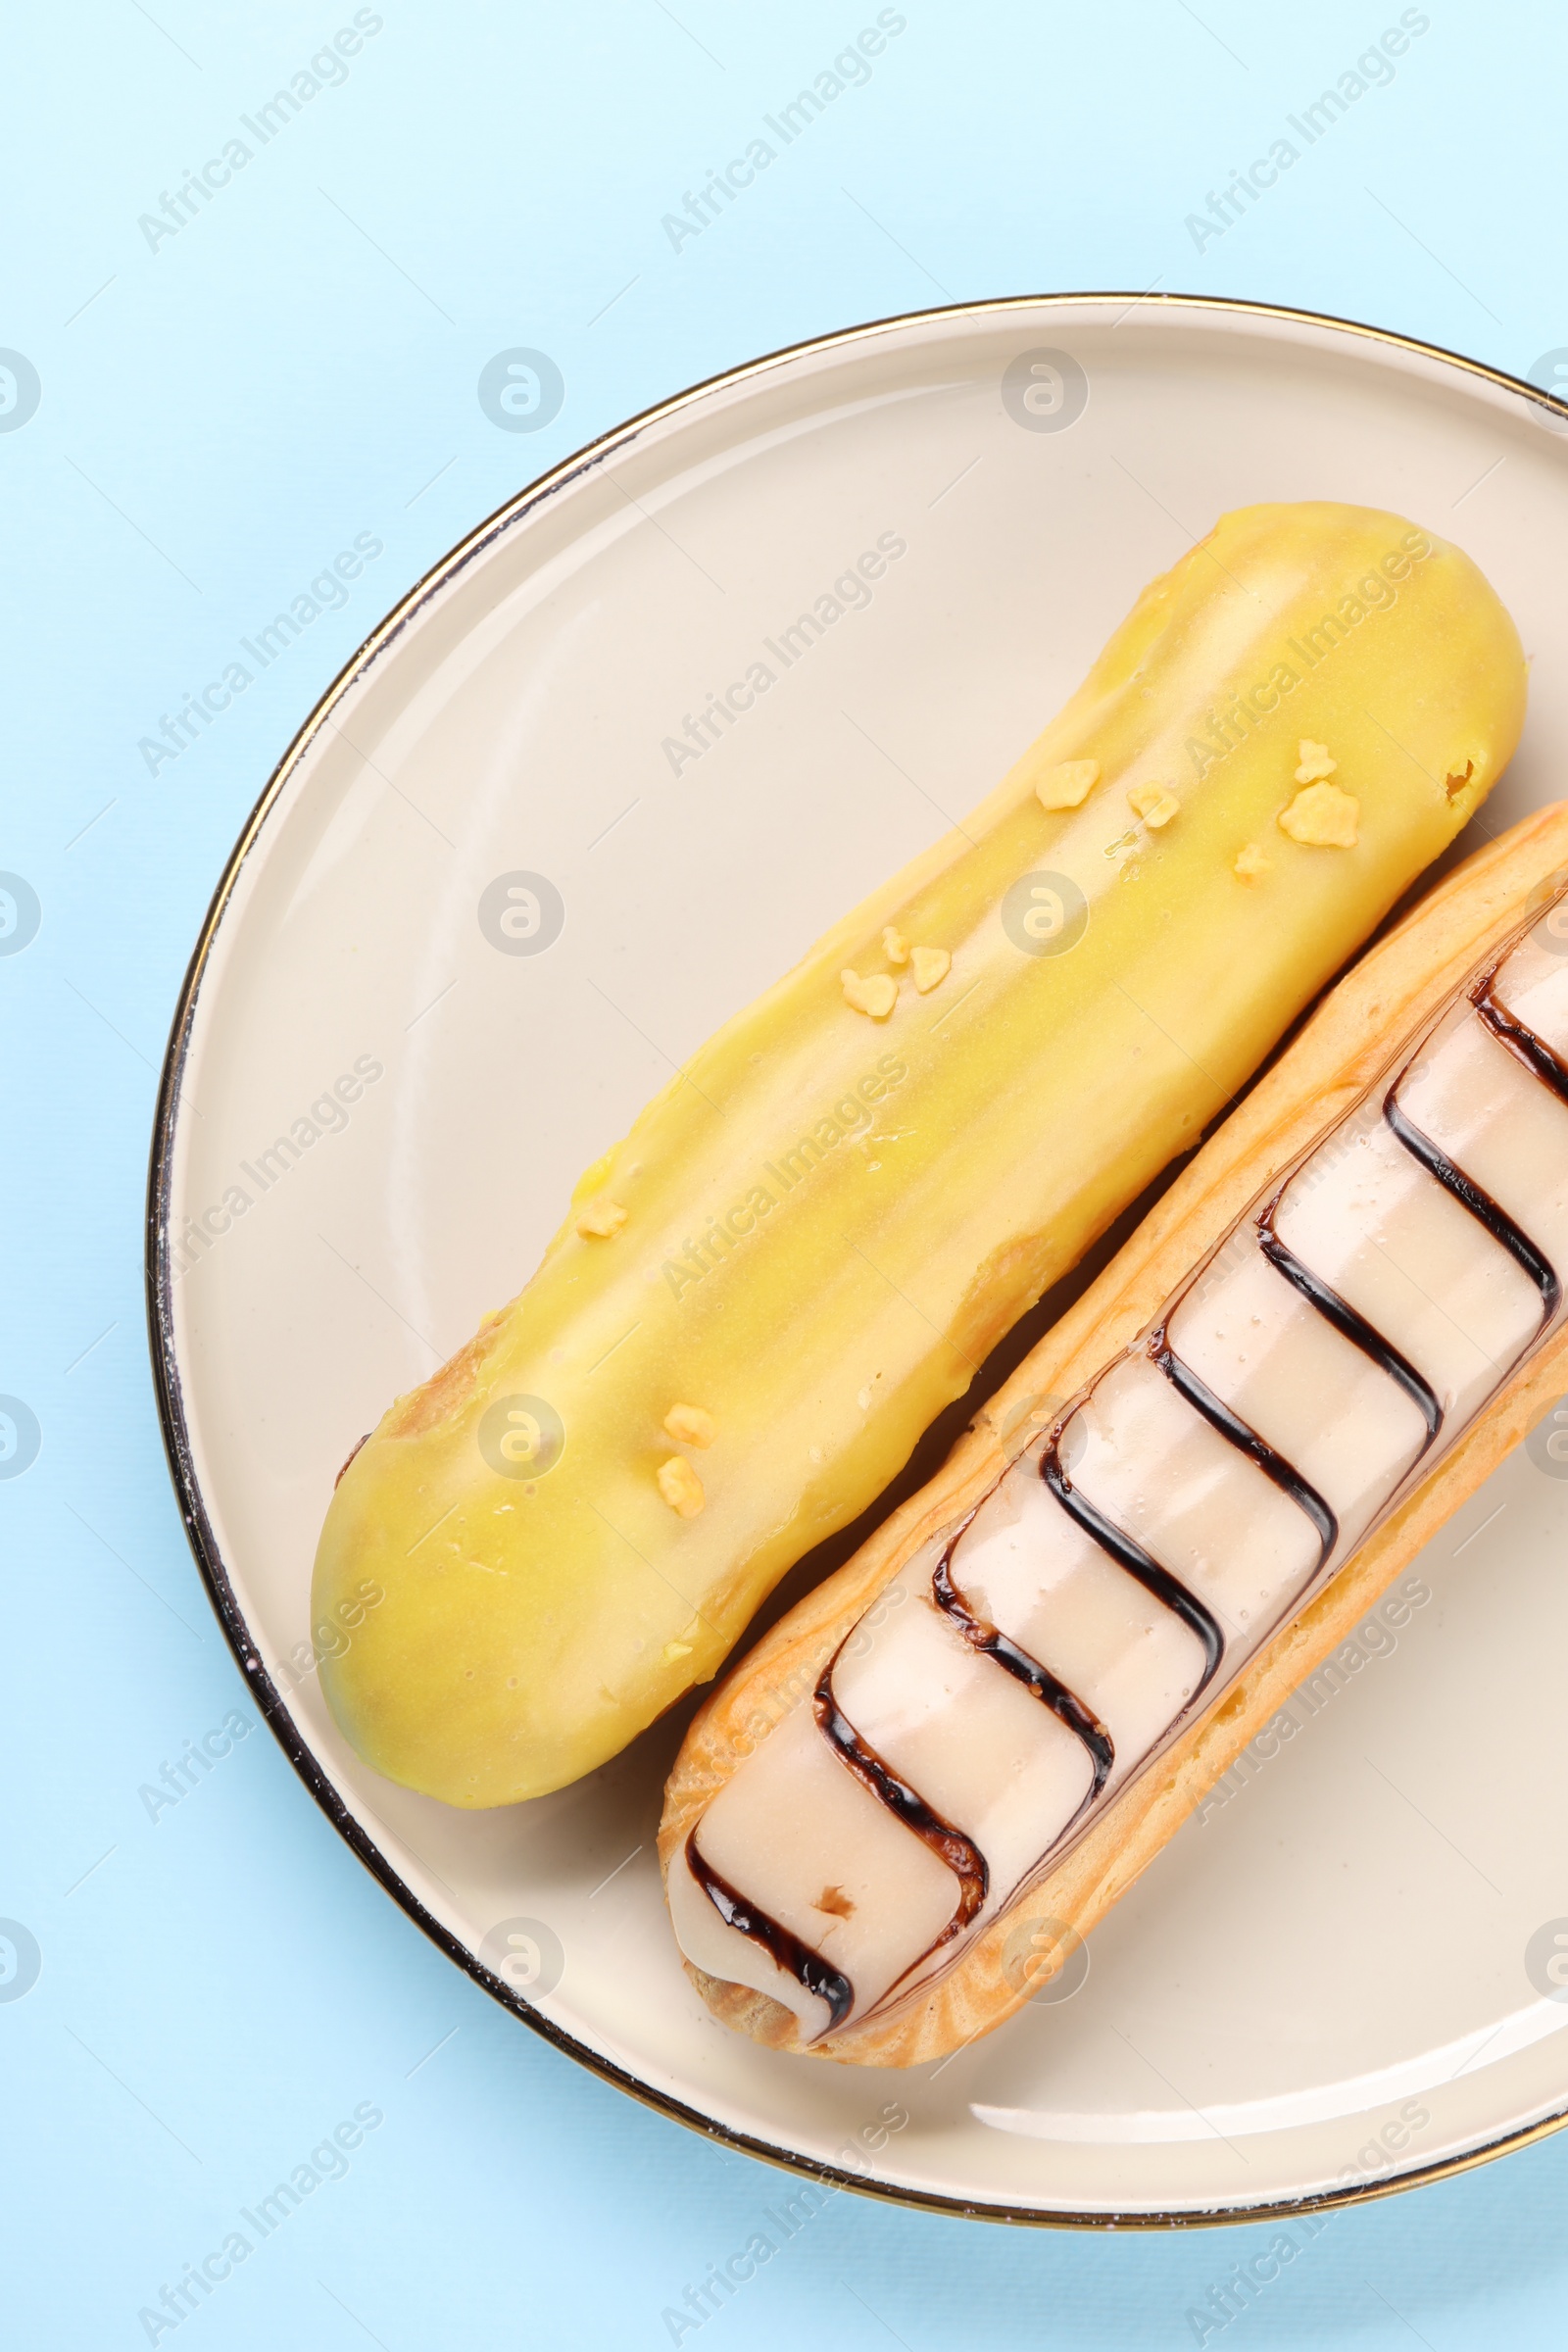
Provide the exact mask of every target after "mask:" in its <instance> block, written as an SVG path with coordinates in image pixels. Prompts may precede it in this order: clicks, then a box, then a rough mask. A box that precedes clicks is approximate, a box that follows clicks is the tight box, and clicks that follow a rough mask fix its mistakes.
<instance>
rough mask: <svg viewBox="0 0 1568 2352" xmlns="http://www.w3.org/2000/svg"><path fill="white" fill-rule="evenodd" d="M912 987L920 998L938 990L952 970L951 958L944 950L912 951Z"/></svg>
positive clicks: (925, 949)
mask: <svg viewBox="0 0 1568 2352" xmlns="http://www.w3.org/2000/svg"><path fill="white" fill-rule="evenodd" d="M912 960H913V964H914V985H915V987H916V988H917V989H918V990H919V992H920V994H921V996H922V997H928V996H929V995H930V994H931V991H932V990H933V989H934V988H940V987H941V986H942V983H943V981H944V980H945V979H946V978H947V976H948V974H949V973H950V972H951V971H952V969H953V957H952V956H950V955H949V954H948V951H947V949H946V948H915V949H914V950H913V951H912Z"/></svg>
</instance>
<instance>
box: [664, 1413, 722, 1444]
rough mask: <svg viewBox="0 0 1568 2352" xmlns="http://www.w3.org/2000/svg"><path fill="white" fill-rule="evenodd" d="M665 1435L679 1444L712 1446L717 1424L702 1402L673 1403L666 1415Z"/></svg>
mask: <svg viewBox="0 0 1568 2352" xmlns="http://www.w3.org/2000/svg"><path fill="white" fill-rule="evenodd" d="M664 1435H665V1437H666V1438H673V1439H674V1441H675V1443H676V1445H677V1446H711V1444H712V1443H713V1440H714V1438H715V1436H716V1435H717V1424H716V1423H715V1421H714V1419H713V1416H712V1414H711V1413H705V1412H704V1410H703V1408H702V1406H701V1405H700V1404H672V1405H671V1406H670V1408H669V1410H668V1412H667V1413H666V1414H665V1415H664Z"/></svg>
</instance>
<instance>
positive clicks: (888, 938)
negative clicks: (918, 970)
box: [882, 923, 909, 963]
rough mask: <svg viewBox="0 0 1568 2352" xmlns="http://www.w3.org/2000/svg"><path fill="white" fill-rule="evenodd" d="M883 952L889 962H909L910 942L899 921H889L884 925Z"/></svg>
mask: <svg viewBox="0 0 1568 2352" xmlns="http://www.w3.org/2000/svg"><path fill="white" fill-rule="evenodd" d="M882 953H883V955H884V956H886V957H887V959H888V961H889V963H907V962H908V960H909V943H908V941H907V939H906V938H905V936H904V933H903V932H902V931H901V930H900V929H899V926H898V924H897V923H888V924H886V925H884V927H883V932H882Z"/></svg>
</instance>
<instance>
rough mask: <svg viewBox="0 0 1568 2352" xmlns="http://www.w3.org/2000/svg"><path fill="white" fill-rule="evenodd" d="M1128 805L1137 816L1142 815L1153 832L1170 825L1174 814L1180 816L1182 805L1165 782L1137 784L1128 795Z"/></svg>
mask: <svg viewBox="0 0 1568 2352" xmlns="http://www.w3.org/2000/svg"><path fill="white" fill-rule="evenodd" d="M1127 806H1128V808H1129V809H1131V810H1132V812H1133V814H1134V815H1135V816H1141V817H1142V818H1143V820H1144V822H1145V824H1146V825H1147V826H1148V827H1149V829H1150V831H1151V832H1152V833H1157V832H1158V830H1159V828H1160V826H1161V825H1168V824H1169V823H1170V820H1171V818H1172V817H1173V816H1180V814H1181V812H1182V805H1181V803H1180V801H1179V800H1178V799H1177V798H1176V795H1175V794H1174V793H1173V792H1171V791H1170V790H1169V789H1168V788H1167V787H1166V786H1165V785H1163V784H1135V785H1134V786H1133V789H1132V791H1131V792H1130V793H1129V794H1128V795H1127Z"/></svg>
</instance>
